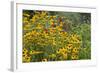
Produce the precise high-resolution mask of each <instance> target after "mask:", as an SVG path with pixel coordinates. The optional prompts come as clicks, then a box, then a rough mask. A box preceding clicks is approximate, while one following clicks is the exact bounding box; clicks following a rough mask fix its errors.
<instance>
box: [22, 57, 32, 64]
mask: <svg viewBox="0 0 100 73" xmlns="http://www.w3.org/2000/svg"><path fill="white" fill-rule="evenodd" d="M30 61H31V57H30V56H27V57H23V62H27V63H28V62H30Z"/></svg>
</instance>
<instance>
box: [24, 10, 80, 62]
mask: <svg viewBox="0 0 100 73" xmlns="http://www.w3.org/2000/svg"><path fill="white" fill-rule="evenodd" d="M29 16H30V15H28V14H24V15H23V17H24V18H23V47H24V48H23V62H33V61H52V60H55V61H57V60H76V59H79V56H78V54H79V50H80V46H81V38H80V37H79V35H77V34H70V33H68V32H67V31H65V30H64V29H63V26H64V21H63V20H64V18H65V17H59V16H56V15H55V16H51V15H49V14H48V13H47V12H45V11H41V12H39V11H36V12H35V15H33V17H32V18H31V19H29ZM26 48H27V49H26ZM37 49H38V51H37ZM39 54H41V56H40V55H39ZM45 54H46V57H45V56H44V55H45ZM33 56H35V58H34V59H32V58H33ZM37 56H38V57H37Z"/></svg>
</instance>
